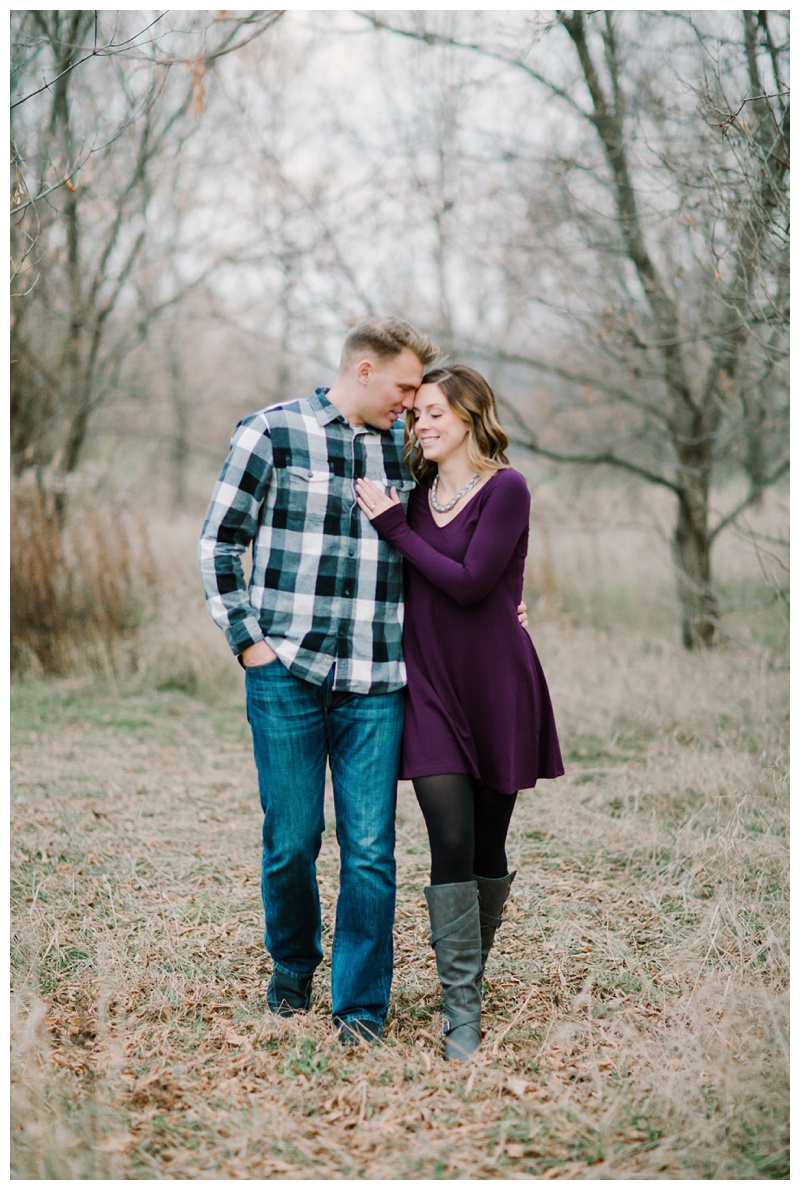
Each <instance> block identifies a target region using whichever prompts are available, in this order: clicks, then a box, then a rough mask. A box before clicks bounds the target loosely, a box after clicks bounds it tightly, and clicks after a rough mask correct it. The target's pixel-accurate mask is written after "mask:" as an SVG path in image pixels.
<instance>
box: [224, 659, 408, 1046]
mask: <svg viewBox="0 0 800 1190" xmlns="http://www.w3.org/2000/svg"><path fill="white" fill-rule="evenodd" d="M332 682H333V675H332V673H331V675H329V677H328V678H327V679H326V680H325V682H324V683H323V684H322V685H321V686H315V685H312V683H310V682H305V681H303V680H302V679H300V678H296V677H293V675H292V674H290V673H289V671H288V670H287V669H286V668H285V667H284V666H283V665H282V664H281V662H280V661H273V662H270V663H269V664H268V665H265V666H257V667H252V668H249V669H246V670H245V687H246V691H247V718H248V720H249V723H250V728H251V731H252V733H253V748H254V751H255V759H256V768H257V769H258V786H259V794H260V797H261V808H262V810H263V811H264V825H263V831H262V839H263V850H262V863H261V894H262V898H263V901H264V922H265V934H264V943H265V945H266V947H267V950H268V951H269V953H270V955H271V956H272V961H273V964H274V966H275V969H276V970H277V971H280V972H283V973H284V974H286V975H295V976H302V975H311V974H312V972H313V971H314V970H315V968H316V967H317V966H318V964H319V963H320V962H321V960H322V939H321V917H320V905H319V890H318V887H317V874H316V859H317V856H318V855H319V849H320V845H321V843H322V832H323V830H324V829H325V818H324V809H323V803H324V796H325V765H326V761H328V760H329V761H330V767H331V777H332V780H333V800H334V808H335V811H336V838H337V841H338V844H339V853H340V873H339V896H338V900H337V904H336V923H335V928H334V934H333V947H332V950H331V1000H332V1010H333V1016H334V1019H335V1020H337V1021H346V1020H352V1019H353V1018H355V1017H360V1018H362V1019H366V1020H371V1021H375V1022H378V1023H381V1024H382V1023H383V1020H384V1017H385V1016H386V1010H387V1008H388V1005H389V989H390V987H391V982H392V959H393V947H392V926H393V924H394V906H395V862H394V841H395V832H394V819H395V809H396V803H397V770H398V764H399V758H400V739H401V736H402V731H403V692H402V690H399V691H396V692H394V693H392V694H348V693H344V692H341V691H336V692H334V691H333V690H332V689H331V687H332Z"/></svg>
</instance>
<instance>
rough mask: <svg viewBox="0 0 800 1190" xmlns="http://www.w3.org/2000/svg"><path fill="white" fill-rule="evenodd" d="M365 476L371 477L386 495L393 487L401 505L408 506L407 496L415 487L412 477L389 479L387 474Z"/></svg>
mask: <svg viewBox="0 0 800 1190" xmlns="http://www.w3.org/2000/svg"><path fill="white" fill-rule="evenodd" d="M367 478H368V479H371V480H372V482H373V483H375V484H377V485H378V487H379V488H383V490H384V491H385V492H386V495H387V496H388V495H389V494H390V493H391V490H392V488H394V489H395V491H396V492H397V495H398V496H399V497H400V503H401V504H402V505H403V508H408V501H409V497H410V496H411V493H412V492H413V490H414V487H415V484H414V480H413V479H390V478H389V477H388V476H387V475H374V476H373V475H368V476H367Z"/></svg>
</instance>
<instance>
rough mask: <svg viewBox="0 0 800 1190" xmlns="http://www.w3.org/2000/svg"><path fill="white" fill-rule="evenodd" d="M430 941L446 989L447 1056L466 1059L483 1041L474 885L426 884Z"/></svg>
mask: <svg viewBox="0 0 800 1190" xmlns="http://www.w3.org/2000/svg"><path fill="white" fill-rule="evenodd" d="M425 899H426V900H427V902H428V912H429V914H430V919H431V946H432V947H433V950H434V954H435V955H436V970H437V971H438V972H439V979H440V980H441V983H442V991H443V992H444V1012H445V1016H446V1018H447V1023H446V1024H445V1028H444V1032H445V1057H447V1058H450V1059H453V1060H455V1061H457V1062H464V1061H466V1060H467V1059H468V1058H469V1056H470V1055H471V1054H473V1053H474V1052H475V1050H476V1049H477V1048H478V1046H479V1045H480V1041H481V980H480V970H481V927H480V917H479V912H478V886H477V884H476V882H475V881H474V880H466V881H464V882H463V883H460V884H432V885H430V886H429V887H428V888H426V889H425Z"/></svg>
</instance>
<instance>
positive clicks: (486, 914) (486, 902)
mask: <svg viewBox="0 0 800 1190" xmlns="http://www.w3.org/2000/svg"><path fill="white" fill-rule="evenodd" d="M516 874H517V873H516V872H509V873H508V875H507V876H501V877H500V878H499V879H496V880H495V879H490V878H489V877H488V876H476V877H475V880H476V882H477V885H478V904H479V906H480V921H481V971H480V976H479V979H483V972H484V968H485V967H486V960H487V959H488V957H489V951H490V950H491V949H492V945H493V943H494V936H495V934H496V933H497V930H498V929H499V928H500V926H501V925H502V922H503V906H504V905H505V903H506V901H507V900H508V894H509V892H510V891H511V885H512V883H513V880H514V877H515V876H516Z"/></svg>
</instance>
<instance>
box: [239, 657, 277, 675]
mask: <svg viewBox="0 0 800 1190" xmlns="http://www.w3.org/2000/svg"><path fill="white" fill-rule="evenodd" d="M277 660H278V658H277V656H275V657H273V658H272V659H271V660H270V661H263V662H262V663H261V665H245V667H244V672H245V673H246V674H252V673H263V671H264V670H265V669H272V667H273V665H275V663H276V662H277Z"/></svg>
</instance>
